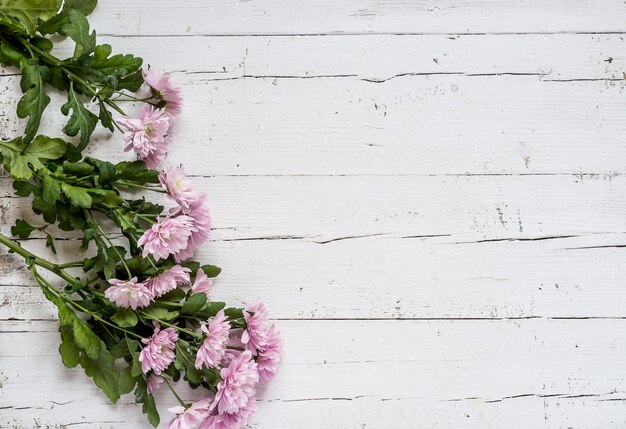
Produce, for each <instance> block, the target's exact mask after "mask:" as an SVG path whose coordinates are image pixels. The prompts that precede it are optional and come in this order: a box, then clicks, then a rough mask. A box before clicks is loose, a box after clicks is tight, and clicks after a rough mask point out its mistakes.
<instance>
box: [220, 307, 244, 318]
mask: <svg viewBox="0 0 626 429" xmlns="http://www.w3.org/2000/svg"><path fill="white" fill-rule="evenodd" d="M224 314H225V315H226V316H228V318H229V319H233V320H234V319H241V318H243V310H242V309H241V308H227V309H226V310H224Z"/></svg>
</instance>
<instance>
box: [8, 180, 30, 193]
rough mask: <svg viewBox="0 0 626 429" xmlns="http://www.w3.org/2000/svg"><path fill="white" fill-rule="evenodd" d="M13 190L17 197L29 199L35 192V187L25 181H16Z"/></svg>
mask: <svg viewBox="0 0 626 429" xmlns="http://www.w3.org/2000/svg"><path fill="white" fill-rule="evenodd" d="M13 189H15V195H17V196H18V197H27V196H29V195H30V194H31V193H32V192H33V190H34V189H35V187H34V186H33V185H31V184H30V182H27V181H25V180H14V181H13Z"/></svg>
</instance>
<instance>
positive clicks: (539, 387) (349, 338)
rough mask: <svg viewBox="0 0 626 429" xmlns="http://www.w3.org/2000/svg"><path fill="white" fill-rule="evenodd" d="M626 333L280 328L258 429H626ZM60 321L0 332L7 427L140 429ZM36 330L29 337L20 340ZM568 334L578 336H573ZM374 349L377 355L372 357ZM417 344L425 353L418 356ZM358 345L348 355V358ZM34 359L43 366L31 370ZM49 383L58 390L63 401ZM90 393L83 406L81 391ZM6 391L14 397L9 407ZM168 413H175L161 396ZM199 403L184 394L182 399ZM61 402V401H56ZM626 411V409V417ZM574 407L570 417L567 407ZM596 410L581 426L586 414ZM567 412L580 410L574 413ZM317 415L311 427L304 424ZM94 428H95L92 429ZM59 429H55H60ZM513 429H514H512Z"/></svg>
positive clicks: (596, 328) (394, 325) (608, 324)
mask: <svg viewBox="0 0 626 429" xmlns="http://www.w3.org/2000/svg"><path fill="white" fill-rule="evenodd" d="M625 324H626V322H625V321H624V320H621V321H619V322H616V321H609V320H593V321H589V320H585V321H581V320H577V321H572V320H569V321H545V320H525V321H341V322H338V321H316V322H310V321H281V322H279V325H280V327H281V329H282V331H283V333H284V336H285V340H286V341H287V343H288V344H290V346H289V349H288V351H287V352H286V354H285V359H284V363H283V367H282V374H281V377H280V378H279V379H278V380H277V381H276V382H275V383H273V384H272V385H271V386H270V387H269V388H268V389H267V390H265V391H264V392H263V394H262V397H263V402H262V403H261V404H260V405H261V407H260V408H261V409H262V411H261V414H260V416H259V418H258V419H256V423H255V424H254V426H253V427H257V428H275V427H285V428H286V427H297V428H303V429H304V428H310V429H313V428H318V427H333V428H335V427H337V428H354V427H359V425H362V424H363V425H365V427H367V428H369V427H373V428H386V427H391V426H390V424H393V427H399V428H407V429H408V428H414V427H415V423H416V422H418V424H419V425H420V427H422V426H423V427H457V426H458V427H463V428H470V427H471V428H484V427H490V426H498V424H499V423H498V422H502V421H507V422H508V421H509V420H508V419H510V418H511V416H516V417H519V418H520V421H517V420H515V421H513V420H511V423H512V426H511V427H520V428H522V427H530V426H532V427H535V426H538V427H549V428H552V427H562V426H559V425H561V424H562V422H563V421H564V420H563V418H562V415H563V414H566V415H568V416H569V418H573V419H576V421H577V422H580V423H581V424H580V425H578V424H577V425H576V427H593V425H600V426H602V427H615V428H617V427H620V426H619V425H620V424H623V423H624V416H623V414H622V415H621V417H620V415H619V413H618V414H615V415H613V416H609V415H608V413H609V412H610V411H611V410H613V411H614V412H615V411H617V412H619V410H620V409H623V408H621V407H623V403H624V400H625V398H624V393H625V392H624V391H623V377H622V375H621V374H622V372H621V369H622V368H623V367H624V364H626V353H625V352H626V351H625V350H624V342H623V341H621V339H622V338H623V330H624V328H626V326H625ZM55 329H56V324H55V323H54V322H52V323H51V322H31V323H28V322H22V323H20V324H15V323H12V324H5V323H3V324H2V325H0V339H1V340H2V341H3V343H10V344H11V345H12V347H11V349H10V350H6V351H5V349H3V350H2V352H1V355H0V356H1V359H2V362H3V368H2V372H1V374H0V380H2V385H3V388H2V389H0V407H1V408H4V409H9V410H11V412H10V413H8V414H0V424H4V425H6V427H11V425H12V424H13V425H16V426H17V427H29V426H28V425H29V424H31V425H32V422H33V421H34V420H35V419H37V420H39V421H40V422H42V423H43V422H46V424H51V425H52V424H54V425H60V427H63V425H65V426H66V427H71V426H74V424H76V425H79V427H80V425H85V426H86V427H92V426H94V425H98V424H99V425H101V427H117V426H116V425H119V424H120V423H121V422H124V424H131V425H132V424H135V425H137V427H140V425H141V421H142V420H141V416H140V415H139V410H138V409H137V407H136V406H134V405H132V399H131V398H129V397H124V398H123V399H122V401H121V403H122V404H121V405H120V406H111V405H107V404H106V399H105V398H104V397H103V395H101V393H100V392H99V391H98V390H97V388H96V387H95V386H92V385H91V384H87V385H86V384H85V383H84V375H83V374H81V371H80V370H67V369H64V368H63V367H62V366H61V365H60V359H59V358H58V356H57V355H56V350H55V345H56V343H57V340H58V338H57V334H56V333H55V332H54V331H55ZM22 330H27V331H28V332H20V331H22ZM565 333H569V334H568V335H564V334H565ZM373 339H375V344H376V347H372V345H373V344H374V343H373ZM407 342H409V343H411V342H414V343H415V345H414V349H411V350H413V352H411V353H407ZM346 345H349V347H346ZM25 358H28V359H37V362H38V365H37V366H36V367H32V366H31V365H30V364H29V363H28V362H27V361H25ZM42 380H45V383H46V385H50V386H55V395H54V398H53V399H52V398H51V397H50V394H49V392H48V391H46V390H45V389H32V385H33V384H34V383H41V382H42ZM79 389H80V390H81V391H82V392H83V394H82V395H80V396H77V390H79ZM7 392H11V395H9V396H7ZM161 393H162V395H160V396H159V402H160V403H162V404H163V405H167V404H170V405H174V404H173V402H172V399H171V398H170V397H169V396H168V395H166V392H161ZM196 396H197V394H196V393H195V392H192V391H185V393H184V394H183V397H184V398H185V399H187V398H189V399H192V398H194V397H196ZM51 399H52V400H51ZM618 405H619V406H620V407H618ZM561 406H563V408H561ZM587 409H590V410H596V412H595V413H593V414H592V415H590V416H585V417H584V419H583V420H578V419H580V418H581V415H582V414H584V410H587ZM567 410H577V411H576V413H575V414H573V415H572V414H570V413H568V412H567ZM309 413H311V416H312V418H311V419H303V418H302V417H303V415H308V414H309ZM84 422H87V423H84ZM52 427H53V426H52ZM507 427H509V426H508V425H507Z"/></svg>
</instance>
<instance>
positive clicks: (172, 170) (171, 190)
mask: <svg viewBox="0 0 626 429" xmlns="http://www.w3.org/2000/svg"><path fill="white" fill-rule="evenodd" d="M159 181H160V182H161V184H162V185H163V187H164V188H165V190H166V191H167V194H168V196H169V197H170V198H171V199H173V200H174V201H176V203H178V205H179V206H181V207H182V208H185V209H188V208H189V205H190V204H191V202H192V201H193V200H195V199H196V194H195V193H194V191H193V185H192V184H191V181H190V180H189V179H188V178H187V175H186V174H185V170H183V168H182V167H176V166H170V167H167V168H166V169H165V170H164V171H163V172H162V173H161V174H159Z"/></svg>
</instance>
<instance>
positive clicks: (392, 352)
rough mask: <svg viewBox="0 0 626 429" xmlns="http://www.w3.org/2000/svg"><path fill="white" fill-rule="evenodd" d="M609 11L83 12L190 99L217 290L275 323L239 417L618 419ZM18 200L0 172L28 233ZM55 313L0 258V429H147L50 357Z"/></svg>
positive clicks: (411, 424)
mask: <svg viewBox="0 0 626 429" xmlns="http://www.w3.org/2000/svg"><path fill="white" fill-rule="evenodd" d="M625 18H626V10H625V6H624V3H623V2H622V1H621V0H593V1H592V0H582V1H577V2H568V1H564V0H552V1H549V2H547V1H540V0H526V1H522V2H517V3H515V2H510V1H502V0H486V1H472V2H467V1H460V0H419V1H380V0H371V1H370V0H368V1H353V0H348V1H344V2H329V1H326V0H314V1H310V2H306V3H296V2H291V1H286V0H271V1H270V0H255V1H234V0H216V1H212V2H201V1H198V0H194V1H182V0H175V1H171V0H170V1H167V2H166V1H164V0H152V1H150V2H148V1H146V0H128V1H126V2H124V11H123V12H122V11H121V10H119V5H118V4H117V3H115V2H113V1H112V0H101V1H100V5H99V7H98V9H97V10H96V13H95V14H94V16H93V27H94V28H95V29H96V30H97V31H98V33H99V36H100V41H101V42H106V43H110V44H111V45H113V47H114V50H115V51H116V52H127V51H130V52H134V53H136V54H137V55H140V56H142V57H144V58H145V60H146V62H147V63H149V64H153V65H157V66H159V67H162V68H165V69H168V70H171V71H172V72H173V75H174V78H175V80H176V81H177V82H178V83H179V84H181V86H182V87H183V92H184V95H185V110H184V113H183V115H182V117H181V119H180V121H179V122H178V123H177V125H176V128H175V129H174V130H173V133H172V138H173V140H174V144H173V146H172V151H171V153H170V155H169V158H168V160H169V162H172V163H179V162H180V163H184V164H185V166H186V168H187V171H188V172H189V173H190V174H191V175H192V176H193V180H194V183H195V185H196V186H197V188H198V190H200V191H203V192H206V193H207V194H208V195H209V198H210V200H211V203H212V207H213V218H214V230H213V231H212V236H211V239H210V241H209V242H208V243H207V244H206V245H205V246H204V247H203V248H202V249H201V250H200V251H199V252H198V258H199V259H201V260H205V261H207V262H211V263H215V264H217V265H220V266H221V267H222V268H223V269H224V271H223V274H222V275H221V276H220V278H219V279H218V280H217V281H216V284H215V289H214V299H217V300H226V301H229V302H232V303H234V304H239V303H241V302H242V301H249V300H252V299H255V298H261V299H263V300H264V301H266V302H267V304H268V306H269V307H270V309H271V312H272V315H273V317H274V318H275V319H277V323H278V324H279V325H280V328H281V330H282V331H283V332H284V336H285V341H286V352H285V361H284V364H283V367H282V369H281V373H280V375H279V377H278V378H277V380H276V381H275V382H274V383H273V384H272V385H271V386H270V387H269V388H268V389H267V390H265V391H263V392H262V394H261V400H260V402H261V403H260V404H259V405H260V407H259V413H258V415H257V417H256V418H255V420H254V422H253V423H252V425H251V427H254V428H258V429H265V428H268V429H269V428H272V429H283V428H284V429H313V428H316V429H317V428H330V429H414V428H417V427H419V428H468V429H469V428H472V429H474V428H476V429H478V428H480V429H483V428H502V427H506V428H513V429H516V428H520V429H522V428H523V429H526V428H544V429H561V428H575V429H580V428H589V429H598V428H602V429H605V428H606V429H611V428H615V429H623V428H624V427H626V418H625V417H624V416H626V379H625V378H624V370H623V368H624V367H625V364H626V350H625V348H624V346H625V344H626V343H625V342H624V331H625V330H624V328H626V326H625V323H626V292H625V289H624V287H623V285H624V284H625V282H626V274H625V273H626V272H625V271H624V269H623V266H624V263H623V261H624V256H625V251H626V217H625V216H624V213H625V212H626V170H625V167H624V160H625V159H626V144H625V143H624V136H625V135H626V125H624V124H625V123H626V121H624V118H626V102H625V101H624V100H625V84H624V80H623V71H624V70H625V66H626V64H625V63H626V57H625V56H624V55H623V54H621V53H622V52H624V48H625V42H624V34H623V33H624V31H625V27H626V26H625V24H624V22H625ZM58 53H59V55H61V56H63V55H69V54H70V50H69V47H68V46H67V45H65V46H63V45H62V46H61V47H60V48H59V50H58ZM18 82H19V76H17V74H16V72H15V70H13V69H7V68H0V99H1V101H2V103H1V105H0V137H1V138H11V137H13V136H14V135H16V134H19V133H20V131H21V130H22V129H23V126H24V122H23V121H19V120H17V119H16V118H15V115H14V109H15V106H16V103H17V100H18V99H19V97H20V91H19V85H18ZM61 103H62V100H61V98H60V97H59V96H53V101H52V105H51V109H58V107H59V106H60V104H61ZM133 109H134V107H133V106H128V110H129V111H130V112H132V111H133ZM63 124H64V118H62V117H60V116H59V115H58V113H54V114H48V115H47V116H46V117H45V118H44V123H43V132H45V133H47V134H49V135H53V136H56V135H60V130H61V127H62V126H63ZM96 140H97V141H96V143H95V144H94V145H93V147H92V148H91V149H90V151H91V152H90V153H92V154H95V155H99V156H103V157H106V158H108V159H113V160H122V159H129V158H130V156H129V155H128V154H124V153H122V152H121V150H120V149H121V147H122V143H121V142H120V139H119V136H117V135H115V136H112V137H111V136H108V134H107V133H106V132H104V131H102V130H101V129H99V130H98V131H97V132H96ZM157 199H158V200H161V201H162V202H166V201H165V200H163V199H159V198H157ZM29 204H30V203H29V200H28V199H22V198H17V197H15V196H14V195H13V192H12V190H11V186H10V181H9V180H8V178H6V177H2V178H0V231H2V232H3V233H7V232H8V231H9V229H10V226H11V224H12V223H13V222H14V220H15V219H16V218H18V217H24V216H26V217H27V218H28V219H31V220H33V222H37V220H36V218H33V217H32V215H29V211H30V208H29ZM59 236H60V238H61V239H60V240H59V241H58V243H57V248H58V249H59V250H60V251H61V253H62V254H63V255H65V257H66V258H73V257H78V254H77V253H76V248H77V246H78V243H77V241H76V235H72V234H66V233H62V232H59ZM22 244H23V245H24V246H25V247H27V248H29V249H32V250H33V251H36V252H39V253H43V252H45V248H44V242H43V240H42V239H41V237H37V236H35V238H33V239H30V240H25V241H23V242H22ZM52 319H56V314H55V311H54V309H53V308H52V307H51V306H50V305H49V304H48V303H46V302H45V300H44V299H43V297H42V296H41V293H40V292H39V290H38V289H37V288H36V287H35V286H34V285H33V282H32V281H31V279H30V278H29V275H28V272H27V271H26V270H25V269H24V267H23V265H22V262H21V261H19V260H18V258H16V257H15V256H14V255H9V254H7V253H6V251H4V250H1V251H0V344H3V345H4V346H2V347H0V428H2V429H5V428H6V429H9V428H11V429H31V428H50V429H53V428H54V429H70V428H81V429H101V428H102V429H104V428H107V429H108V428H115V429H117V428H144V427H148V424H147V423H146V421H145V418H144V417H143V416H142V415H141V412H140V410H139V409H138V408H137V407H136V406H135V405H134V404H133V399H132V397H124V398H122V400H121V401H120V403H119V404H117V405H111V404H109V403H108V402H107V400H106V398H105V397H104V395H103V394H102V393H101V392H100V391H98V389H97V388H96V387H95V386H93V385H92V384H91V383H89V382H88V380H87V379H86V377H85V376H84V374H82V373H81V371H80V370H68V369H66V368H65V367H63V366H62V364H61V362H60V359H59V356H58V353H57V350H56V349H57V344H58V334H57V333H56V330H57V327H58V322H56V321H54V320H52ZM35 386H36V388H34V387H35ZM161 393H162V394H161V395H159V398H158V399H159V402H160V403H161V404H162V407H161V409H162V410H163V412H162V416H163V418H164V419H165V418H167V412H165V411H164V410H165V408H166V407H167V406H169V405H174V404H173V401H172V399H171V397H169V396H168V395H167V392H161ZM196 394H197V393H195V392H192V391H185V397H186V398H193V397H194V395H196Z"/></svg>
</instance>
